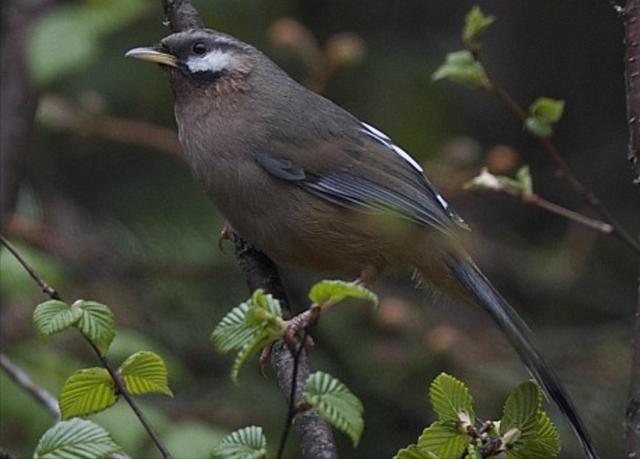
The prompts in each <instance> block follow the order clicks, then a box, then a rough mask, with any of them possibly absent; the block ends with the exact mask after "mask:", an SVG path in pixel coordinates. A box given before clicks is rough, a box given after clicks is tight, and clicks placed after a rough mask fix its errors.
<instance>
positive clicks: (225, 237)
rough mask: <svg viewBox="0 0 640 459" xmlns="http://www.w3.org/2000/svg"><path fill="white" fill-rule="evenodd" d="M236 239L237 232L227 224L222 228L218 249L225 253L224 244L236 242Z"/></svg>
mask: <svg viewBox="0 0 640 459" xmlns="http://www.w3.org/2000/svg"><path fill="white" fill-rule="evenodd" d="M235 239H236V233H235V231H234V230H233V228H232V227H231V225H230V224H228V223H225V224H224V226H223V227H222V230H221V231H220V236H219V237H218V249H219V250H220V251H221V252H222V251H223V247H222V243H223V242H224V241H235Z"/></svg>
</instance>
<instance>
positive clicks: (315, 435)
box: [235, 237, 338, 459]
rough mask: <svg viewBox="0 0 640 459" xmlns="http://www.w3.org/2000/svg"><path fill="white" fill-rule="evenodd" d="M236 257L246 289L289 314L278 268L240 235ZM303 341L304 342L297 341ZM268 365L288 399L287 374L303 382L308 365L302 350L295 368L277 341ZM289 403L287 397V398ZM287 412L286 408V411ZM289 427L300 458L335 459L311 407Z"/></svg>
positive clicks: (298, 391)
mask: <svg viewBox="0 0 640 459" xmlns="http://www.w3.org/2000/svg"><path fill="white" fill-rule="evenodd" d="M235 245H236V259H237V260H238V265H239V266H240V269H242V272H243V273H244V276H245V278H246V280H247V284H248V285H249V289H250V290H251V291H254V290H256V289H259V288H262V289H263V290H265V291H266V292H268V293H271V294H272V295H273V296H274V297H275V298H277V299H278V300H280V304H281V306H282V311H283V315H284V317H285V319H289V318H291V317H293V315H294V314H293V310H292V308H291V305H290V303H289V300H288V299H287V295H286V293H285V291H284V288H283V286H282V283H281V282H280V277H279V275H278V269H277V268H276V266H275V264H274V263H273V261H271V260H270V259H269V258H268V257H267V256H266V255H265V254H264V253H262V252H260V251H258V250H256V249H255V248H253V247H251V246H249V245H248V244H247V243H246V242H245V241H244V240H243V239H242V238H240V237H236V238H235ZM301 343H304V341H301ZM271 365H272V366H273V369H274V371H275V373H276V378H277V379H278V385H279V386H280V390H281V391H282V392H283V394H285V396H286V397H287V398H288V399H289V397H290V395H289V394H291V393H292V389H293V380H294V378H292V377H291V376H292V375H293V374H296V375H297V378H295V379H296V380H298V381H306V379H307V377H308V376H309V373H310V370H309V364H308V361H307V356H306V353H305V352H302V353H301V354H300V356H299V359H298V365H297V367H298V368H297V371H296V372H295V373H294V368H295V367H296V359H295V358H294V356H293V355H292V354H291V351H290V350H289V348H288V347H287V345H286V344H285V343H284V342H283V341H280V342H278V343H276V344H275V345H274V349H273V352H272V354H271ZM296 386H297V387H295V391H294V392H293V393H295V397H294V403H293V406H296V405H297V404H298V403H299V402H300V401H302V387H301V385H299V384H297V385H296ZM287 401H288V403H290V400H287ZM288 412H290V411H288ZM293 426H294V428H295V430H296V434H297V436H298V439H299V443H300V448H301V449H302V457H303V458H305V459H337V457H338V451H337V448H336V445H335V441H334V439H333V432H332V431H331V427H330V426H329V425H328V424H327V423H326V422H325V421H324V419H322V418H321V417H320V416H318V414H317V413H315V412H314V411H312V410H309V411H305V412H303V413H298V414H296V416H295V418H294V419H293Z"/></svg>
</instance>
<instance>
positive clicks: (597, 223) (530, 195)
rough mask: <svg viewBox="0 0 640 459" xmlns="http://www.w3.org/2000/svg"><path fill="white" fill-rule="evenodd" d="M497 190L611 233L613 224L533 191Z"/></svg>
mask: <svg viewBox="0 0 640 459" xmlns="http://www.w3.org/2000/svg"><path fill="white" fill-rule="evenodd" d="M489 190H490V191H494V189H493V188H489ZM495 191H497V192H502V193H505V194H508V195H509V196H514V197H516V198H519V199H520V200H522V202H524V203H525V204H530V205H532V206H536V207H539V208H541V209H544V210H546V211H548V212H551V213H553V214H556V215H559V216H561V217H563V218H566V219H567V220H571V221H572V222H575V223H579V224H581V225H584V226H586V227H588V228H591V229H594V230H596V231H599V232H601V233H603V234H611V233H612V232H613V230H614V229H613V226H611V225H610V224H608V223H605V222H603V221H601V220H596V219H593V218H589V217H587V216H585V215H582V214H580V213H578V212H575V211H573V210H571V209H567V208H566V207H562V206H559V205H558V204H555V203H553V202H551V201H547V200H546V199H544V198H541V197H540V196H539V195H537V194H536V193H534V192H531V191H529V192H522V191H520V190H515V189H513V188H510V187H503V188H500V189H495Z"/></svg>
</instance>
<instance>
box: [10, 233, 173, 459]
mask: <svg viewBox="0 0 640 459" xmlns="http://www.w3.org/2000/svg"><path fill="white" fill-rule="evenodd" d="M0 245H3V246H4V247H5V248H6V249H7V250H8V251H9V252H10V253H11V255H13V256H14V257H15V259H16V260H17V261H18V263H20V265H21V266H22V267H23V268H24V269H25V270H26V271H27V272H28V273H29V275H30V276H31V278H32V279H33V280H34V281H35V282H36V283H37V284H38V285H39V286H40V287H41V288H42V291H43V292H44V293H46V294H47V295H48V296H49V298H51V299H54V300H59V301H62V298H61V296H60V295H59V294H58V292H57V291H56V290H55V289H54V288H52V287H51V286H49V284H47V283H46V282H45V281H44V279H42V278H41V277H40V276H39V275H38V274H37V273H36V272H35V270H34V269H33V268H32V267H31V265H29V263H28V262H27V261H26V260H25V259H24V257H22V256H21V255H20V253H19V252H18V251H17V250H16V249H15V248H14V247H13V246H12V245H11V244H10V243H9V241H7V240H6V239H5V238H4V236H2V235H0ZM81 335H82V337H83V338H85V340H86V341H87V342H88V343H89V345H90V346H91V348H92V349H93V351H94V352H95V354H96V356H97V357H98V360H100V363H101V364H102V366H103V367H104V368H105V369H106V370H107V372H109V375H110V376H111V379H113V383H114V384H115V387H116V389H117V391H118V392H119V393H120V394H122V396H123V397H124V399H125V400H126V402H127V403H128V404H129V406H130V407H131V409H132V410H133V412H134V414H135V415H136V417H137V418H138V420H139V421H140V423H141V424H142V426H143V427H144V428H145V430H146V431H147V434H148V435H149V438H150V439H151V441H153V443H154V444H155V445H156V447H157V448H158V450H159V451H160V453H161V454H162V457H163V458H165V459H171V454H170V453H169V451H168V450H167V448H166V447H165V446H164V445H163V444H162V441H161V440H160V437H158V434H157V433H156V431H155V430H154V429H153V427H152V426H151V424H150V423H149V421H148V420H147V418H146V417H145V415H144V413H143V412H142V410H141V409H140V407H139V406H138V403H137V402H136V401H135V400H134V398H133V397H132V396H131V394H129V391H128V390H127V388H126V387H125V385H124V383H123V382H122V380H121V379H120V377H118V374H117V373H116V370H114V368H113V366H112V365H111V364H110V363H109V361H108V360H107V358H106V357H104V356H103V355H102V354H101V353H100V351H99V350H98V348H97V347H96V346H95V345H94V344H93V343H92V342H91V340H90V339H89V338H87V337H86V336H84V335H83V334H81Z"/></svg>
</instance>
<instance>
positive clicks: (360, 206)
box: [126, 29, 598, 459]
mask: <svg viewBox="0 0 640 459" xmlns="http://www.w3.org/2000/svg"><path fill="white" fill-rule="evenodd" d="M126 55H127V56H128V57H132V58H136V59H141V60H144V61H148V62H153V63H157V64H160V65H161V66H162V67H163V68H164V69H166V70H167V72H168V74H169V78H170V80H171V86H172V88H173V92H174V95H175V115H176V121H177V124H178V132H179V137H180V142H181V143H182V146H183V149H184V153H185V157H186V160H187V162H188V163H189V166H190V167H191V169H192V171H193V173H194V175H195V176H196V177H197V178H198V179H199V180H200V182H201V183H202V184H203V185H204V188H205V190H206V191H207V193H208V194H209V196H210V197H211V199H212V200H213V202H214V203H215V204H216V206H217V207H218V208H219V210H220V211H221V212H222V214H224V216H225V217H226V219H227V220H228V222H229V223H230V224H231V226H232V227H233V228H234V230H235V231H237V232H238V233H239V234H240V235H242V237H243V238H245V239H246V240H248V241H249V242H250V243H251V244H252V245H254V246H255V247H257V248H259V249H260V250H262V251H263V252H265V253H266V254H267V255H268V256H269V257H270V258H272V259H273V260H274V261H275V262H276V263H278V264H281V265H290V266H297V267H302V268H305V269H308V270H311V271H314V272H319V273H325V274H327V273H331V274H341V275H344V276H349V277H351V278H355V277H358V276H360V278H361V279H363V280H369V281H370V280H372V279H373V278H375V277H376V276H377V275H378V274H381V273H383V272H384V271H386V270H389V269H392V268H415V269H417V270H418V272H419V273H420V274H421V275H422V276H423V277H424V278H425V279H426V280H427V281H429V282H430V283H431V284H433V285H435V286H436V287H437V288H439V289H441V290H443V291H444V292H445V293H449V294H452V295H454V296H456V297H461V298H466V299H468V300H472V301H475V302H477V303H479V304H481V305H482V306H483V307H484V308H485V309H486V310H487V312H488V313H489V314H490V315H491V317H492V318H493V319H494V320H495V321H496V323H497V324H498V326H499V327H500V328H501V329H502V331H503V332H504V333H505V335H506V336H507V338H508V339H509V341H510V342H511V344H512V345H513V347H514V348H515V350H516V351H517V353H518V354H519V356H520V358H521V359H522V360H523V361H524V363H525V364H526V365H527V367H528V368H529V370H530V371H531V372H532V373H533V375H534V376H535V378H536V379H537V380H538V382H539V383H540V384H541V385H542V387H544V389H545V390H546V392H547V393H548V395H549V396H550V397H551V398H552V399H553V400H554V401H555V403H556V404H557V405H558V407H559V408H560V410H561V411H562V412H563V413H564V414H565V416H566V417H567V419H568V420H569V422H570V424H571V426H572V427H573V429H574V430H575V432H576V434H577V436H578V438H579V439H580V442H581V443H582V446H583V448H584V451H585V455H586V457H588V458H591V459H595V458H597V457H598V455H597V453H596V451H595V449H594V448H593V446H592V443H591V440H590V438H589V434H588V432H587V431H586V428H585V426H584V424H583V422H582V420H581V419H580V417H579V415H578V414H577V411H576V409H575V407H574V405H573V403H572V401H571V399H570V398H569V396H568V394H567V393H566V392H565V390H564V389H563V387H562V385H561V383H560V381H559V380H558V378H557V376H556V375H555V373H554V372H553V370H552V369H551V368H550V367H549V366H548V365H547V363H546V362H545V360H544V359H543V357H542V356H541V354H540V352H539V351H538V350H537V349H536V347H535V346H534V344H533V342H532V339H531V336H530V332H529V331H528V329H527V327H526V325H525V324H524V322H523V321H522V319H521V318H520V317H519V316H518V314H517V313H516V312H515V310H513V309H512V308H511V307H510V305H509V304H508V303H507V302H506V301H505V300H504V299H503V298H502V296H500V294H499V293H498V292H497V291H496V290H495V289H494V287H493V286H492V285H491V283H490V282H489V280H487V278H486V277H485V276H484V275H483V274H482V272H481V271H480V270H479V269H478V267H477V266H476V265H475V263H474V262H473V261H472V259H471V258H470V257H469V255H467V253H466V252H465V250H464V248H463V247H462V244H461V243H460V241H459V237H458V236H457V233H459V232H460V231H461V228H465V227H466V225H465V224H464V222H463V221H462V219H461V218H460V217H459V216H458V214H457V213H456V212H455V211H454V210H453V209H452V208H451V206H449V204H448V203H447V202H446V201H445V200H444V198H443V197H442V196H441V195H440V194H439V193H438V192H437V191H436V189H435V188H434V186H433V185H432V184H431V182H430V181H429V179H427V178H426V177H425V175H424V173H423V170H422V168H421V167H420V165H419V164H418V163H417V162H416V161H414V160H413V159H412V158H411V156H409V155H408V154H407V153H406V152H405V151H404V150H402V149H401V148H400V147H398V146H397V145H395V144H394V143H393V141H392V140H391V139H390V138H389V137H387V136H386V135H385V134H383V133H382V132H380V131H378V130H377V129H375V128H374V127H372V126H370V125H368V124H366V123H363V122H361V121H360V120H358V119H357V118H356V117H354V116H353V115H351V114H350V113H348V112H347V111H345V110H343V109H342V108H340V107H338V106H337V105H335V104H334V103H333V102H331V101H329V100H328V99H325V98H324V97H322V96H320V95H318V94H315V93H313V92H311V91H309V90H307V89H306V88H304V87H303V86H301V85H300V84H298V83H296V82H295V81H294V80H292V79H291V78H290V77H289V76H288V75H287V74H286V73H285V72H284V71H283V70H282V69H280V68H279V67H278V66H277V65H276V64H275V63H273V62H272V61H271V60H270V59H269V58H268V57H266V56H265V55H264V54H262V53H261V52H260V51H258V50H257V49H255V48H254V47H252V46H250V45H248V44H246V43H243V42H241V41H239V40H237V39H235V38H233V37H231V36H229V35H226V34H223V33H220V32H216V31H213V30H208V29H194V30H190V31H186V32H180V33H174V34H172V35H169V36H167V37H165V38H164V39H163V40H162V41H161V42H160V43H159V45H157V46H155V47H149V48H146V47H145V48H135V49H132V50H131V51H129V52H128V53H127V54H126Z"/></svg>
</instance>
